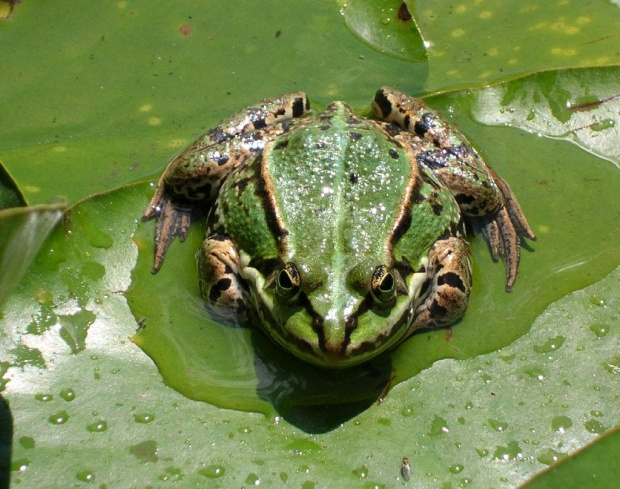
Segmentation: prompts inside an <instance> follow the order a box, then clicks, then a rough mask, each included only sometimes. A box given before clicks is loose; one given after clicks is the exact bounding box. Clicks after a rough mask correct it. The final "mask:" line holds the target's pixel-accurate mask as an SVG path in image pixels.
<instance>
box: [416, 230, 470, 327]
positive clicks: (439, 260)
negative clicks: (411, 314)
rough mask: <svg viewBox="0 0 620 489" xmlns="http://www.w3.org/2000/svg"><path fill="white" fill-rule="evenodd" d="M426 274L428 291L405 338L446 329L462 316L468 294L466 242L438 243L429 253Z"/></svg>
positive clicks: (444, 241) (449, 240) (442, 241)
mask: <svg viewBox="0 0 620 489" xmlns="http://www.w3.org/2000/svg"><path fill="white" fill-rule="evenodd" d="M428 274H429V280H431V284H430V290H429V292H428V296H427V297H426V299H425V300H424V302H423V303H422V304H421V305H420V306H419V307H418V310H417V311H416V316H415V319H414V321H413V323H412V324H411V327H410V328H409V331H408V333H407V334H408V335H409V334H412V333H413V332H414V331H416V330H418V329H422V328H437V327H441V326H446V325H448V324H451V323H453V322H454V321H456V320H457V319H459V318H460V317H461V316H462V315H463V314H464V313H465V309H467V304H468V302H469V294H470V291H471V264H470V261H469V255H468V253H467V243H466V242H465V241H464V240H462V239H461V238H456V237H452V238H448V239H444V240H441V241H437V243H435V245H434V246H433V247H432V248H431V251H430V253H429V262H428Z"/></svg>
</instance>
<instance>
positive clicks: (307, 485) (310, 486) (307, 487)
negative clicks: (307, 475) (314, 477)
mask: <svg viewBox="0 0 620 489" xmlns="http://www.w3.org/2000/svg"><path fill="white" fill-rule="evenodd" d="M315 487H316V484H315V483H314V482H312V481H306V482H304V483H303V484H302V485H301V489H314V488H315Z"/></svg>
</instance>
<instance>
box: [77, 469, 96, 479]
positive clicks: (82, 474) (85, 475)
mask: <svg viewBox="0 0 620 489" xmlns="http://www.w3.org/2000/svg"><path fill="white" fill-rule="evenodd" d="M75 478H76V479H77V480H79V481H82V482H95V474H94V473H93V471H92V470H90V469H82V470H79V471H78V473H77V474H75Z"/></svg>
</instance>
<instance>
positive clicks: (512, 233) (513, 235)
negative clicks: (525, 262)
mask: <svg viewBox="0 0 620 489" xmlns="http://www.w3.org/2000/svg"><path fill="white" fill-rule="evenodd" d="M489 173H490V174H491V176H492V177H493V180H495V183H496V184H497V187H498V188H499V190H500V191H501V193H502V196H503V204H502V205H501V206H500V208H499V210H498V211H497V212H495V213H493V214H490V215H487V216H485V217H483V218H481V219H480V222H476V221H475V220H474V232H480V231H481V232H482V235H483V236H484V237H485V239H486V240H487V242H488V243H489V247H490V249H491V255H492V257H493V259H494V260H498V259H500V258H502V259H503V260H504V263H505V264H506V292H510V291H511V290H512V287H513V285H514V282H515V279H516V278H517V270H518V268H519V260H520V258H521V237H526V238H528V239H531V240H532V241H535V240H536V235H535V234H534V231H532V229H531V228H530V226H529V224H528V222H527V219H526V218H525V215H524V214H523V211H522V210H521V206H520V205H519V202H518V201H517V199H516V197H515V196H514V194H513V193H512V190H511V188H510V186H509V185H508V184H507V183H506V182H505V181H504V179H502V178H501V177H500V176H499V175H498V174H497V173H495V172H494V171H493V170H492V169H491V168H489Z"/></svg>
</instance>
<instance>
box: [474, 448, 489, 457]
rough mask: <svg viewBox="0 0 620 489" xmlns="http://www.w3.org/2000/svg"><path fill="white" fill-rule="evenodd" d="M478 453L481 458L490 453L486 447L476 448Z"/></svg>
mask: <svg viewBox="0 0 620 489" xmlns="http://www.w3.org/2000/svg"><path fill="white" fill-rule="evenodd" d="M476 453H478V456H479V457H480V458H483V457H486V456H487V455H488V454H489V451H488V450H487V449H486V448H476Z"/></svg>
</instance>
